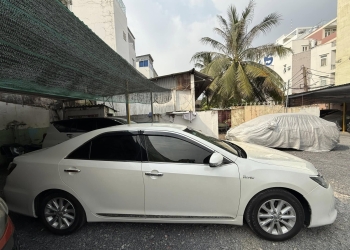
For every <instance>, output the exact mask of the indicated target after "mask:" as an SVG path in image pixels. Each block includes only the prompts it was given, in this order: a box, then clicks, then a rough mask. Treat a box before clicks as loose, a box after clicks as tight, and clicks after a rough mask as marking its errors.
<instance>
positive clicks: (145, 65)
mask: <svg viewBox="0 0 350 250" xmlns="http://www.w3.org/2000/svg"><path fill="white" fill-rule="evenodd" d="M139 67H140V68H142V67H148V60H144V61H139Z"/></svg>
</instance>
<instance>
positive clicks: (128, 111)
mask: <svg viewBox="0 0 350 250" xmlns="http://www.w3.org/2000/svg"><path fill="white" fill-rule="evenodd" d="M125 108H126V120H127V122H128V124H130V107H129V83H128V82H126V93H125Z"/></svg>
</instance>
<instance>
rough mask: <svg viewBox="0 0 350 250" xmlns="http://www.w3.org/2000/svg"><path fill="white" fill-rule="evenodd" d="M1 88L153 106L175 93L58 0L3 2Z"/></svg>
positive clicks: (0, 5)
mask: <svg viewBox="0 0 350 250" xmlns="http://www.w3.org/2000/svg"><path fill="white" fill-rule="evenodd" d="M0 89H3V90H11V91H19V92H21V93H34V94H35V93H38V94H43V95H50V96H57V97H67V98H75V99H89V100H101V101H103V100H105V99H106V97H108V98H109V99H110V100H113V101H115V102H125V96H124V95H125V94H126V93H129V94H130V95H129V97H130V101H131V102H140V103H150V92H153V93H154V94H153V99H154V101H157V102H158V103H165V102H168V101H170V99H171V92H170V91H169V89H164V88H161V87H159V86H157V85H156V84H154V83H153V82H151V81H149V80H148V79H146V78H145V77H144V76H143V75H141V74H140V73H139V72H138V71H137V70H136V69H135V68H134V67H133V66H132V65H130V64H129V63H128V62H127V61H126V60H125V59H124V58H122V57H121V56H120V55H118V54H117V53H116V52H115V51H114V50H113V49H111V48H110V47H109V46H108V45H107V44H105V43H104V42H103V41H102V40H101V39H100V38H99V37H98V36H97V35H96V34H95V33H93V32H92V31H91V30H90V29H89V28H88V27H87V26H86V25H85V24H84V23H83V22H81V21H80V20H79V19H78V18H77V17H76V16H75V15H74V14H73V13H72V12H70V11H69V10H68V9H67V8H66V7H65V6H64V5H63V4H62V3H60V2H59V1H58V0H42V1H38V0H0Z"/></svg>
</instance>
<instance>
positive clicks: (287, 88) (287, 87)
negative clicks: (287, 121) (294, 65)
mask: <svg viewBox="0 0 350 250" xmlns="http://www.w3.org/2000/svg"><path fill="white" fill-rule="evenodd" d="M286 90H287V97H286V113H288V94H289V80H288V82H287V86H286Z"/></svg>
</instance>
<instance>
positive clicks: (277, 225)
mask: <svg viewBox="0 0 350 250" xmlns="http://www.w3.org/2000/svg"><path fill="white" fill-rule="evenodd" d="M245 220H246V222H247V224H248V225H249V227H250V228H251V229H252V230H253V231H254V232H255V233H256V234H257V235H259V236H260V237H262V238H264V239H266V240H271V241H284V240H288V239H290V238H292V237H294V236H295V235H297V234H298V233H299V232H300V230H301V229H302V227H303V225H304V220H305V214H304V209H303V206H302V205H301V203H300V201H299V200H298V199H297V198H296V197H295V196H294V195H293V194H291V193H290V192H288V191H287V190H283V189H268V190H265V191H262V192H261V193H259V194H257V195H256V196H254V197H253V198H252V200H251V201H250V202H249V204H248V206H247V208H246V212H245Z"/></svg>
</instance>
